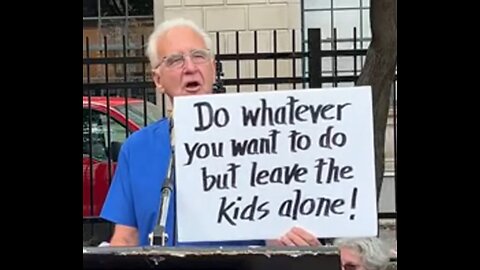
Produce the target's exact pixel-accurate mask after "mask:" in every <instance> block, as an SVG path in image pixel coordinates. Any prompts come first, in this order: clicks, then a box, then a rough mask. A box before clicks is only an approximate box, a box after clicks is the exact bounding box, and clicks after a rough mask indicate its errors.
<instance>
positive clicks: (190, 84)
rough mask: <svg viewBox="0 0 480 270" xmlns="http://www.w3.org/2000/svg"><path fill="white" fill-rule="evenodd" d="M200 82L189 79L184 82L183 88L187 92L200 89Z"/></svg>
mask: <svg viewBox="0 0 480 270" xmlns="http://www.w3.org/2000/svg"><path fill="white" fill-rule="evenodd" d="M200 86H201V85H200V83H199V82H197V81H191V82H188V83H187V84H185V89H186V90H187V91H189V92H193V91H198V90H199V89H200Z"/></svg>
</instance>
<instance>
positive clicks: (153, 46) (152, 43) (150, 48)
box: [146, 18, 212, 67]
mask: <svg viewBox="0 0 480 270" xmlns="http://www.w3.org/2000/svg"><path fill="white" fill-rule="evenodd" d="M175 27H189V28H190V29H192V30H193V31H195V32H196V33H198V34H199V35H200V36H201V37H202V39H203V41H204V42H205V46H207V49H208V50H211V47H212V39H211V38H210V36H209V35H208V34H207V33H206V32H205V31H204V30H203V29H202V28H200V27H199V26H198V25H197V24H195V23H194V22H193V21H191V20H188V19H184V18H176V19H171V20H167V21H164V22H162V23H161V24H159V25H158V26H157V27H156V28H155V30H154V31H153V33H152V34H151V35H150V37H149V38H148V44H147V51H146V54H147V56H148V59H149V60H150V66H151V67H155V66H157V65H158V64H159V62H160V59H159V57H158V52H157V43H158V41H159V39H160V38H161V37H162V35H164V34H165V33H166V32H168V31H169V30H170V29H172V28H175Z"/></svg>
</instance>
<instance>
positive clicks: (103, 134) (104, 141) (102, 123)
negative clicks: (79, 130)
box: [83, 109, 130, 160]
mask: <svg viewBox="0 0 480 270" xmlns="http://www.w3.org/2000/svg"><path fill="white" fill-rule="evenodd" d="M89 118H90V116H89V110H88V109H84V110H83V154H84V155H87V156H90V151H91V155H92V158H94V159H99V160H106V159H107V157H108V148H107V145H108V126H107V119H108V118H107V115H106V114H105V113H103V112H99V111H96V110H93V109H92V118H91V119H92V120H91V127H90V121H89ZM110 119H111V120H110V142H113V141H117V142H124V141H125V139H126V137H127V135H130V133H129V134H126V133H125V130H126V128H125V126H123V125H122V124H120V123H119V122H117V121H116V120H115V119H113V118H110ZM90 129H91V137H90ZM90 142H91V149H90Z"/></svg>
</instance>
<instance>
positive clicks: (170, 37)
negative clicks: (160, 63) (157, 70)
mask: <svg viewBox="0 0 480 270" xmlns="http://www.w3.org/2000/svg"><path fill="white" fill-rule="evenodd" d="M206 48H207V46H206V44H205V41H204V40H203V38H202V36H201V35H200V34H199V33H197V32H196V31H195V30H193V29H191V28H190V27H188V26H178V27H174V28H172V29H170V30H168V31H167V32H165V33H163V34H162V35H161V36H160V37H159V40H158V43H157V52H158V56H159V57H160V58H162V57H164V56H167V55H170V54H172V53H185V52H189V51H191V50H194V49H206Z"/></svg>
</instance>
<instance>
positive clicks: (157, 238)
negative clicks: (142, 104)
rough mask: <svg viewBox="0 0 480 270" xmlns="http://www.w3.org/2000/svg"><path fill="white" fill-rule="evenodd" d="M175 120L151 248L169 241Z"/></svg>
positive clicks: (171, 126) (151, 238)
mask: <svg viewBox="0 0 480 270" xmlns="http://www.w3.org/2000/svg"><path fill="white" fill-rule="evenodd" d="M172 133H173V119H172V118H171V119H170V147H171V153H170V161H169V164H168V172H167V175H166V177H165V180H164V181H163V186H162V189H161V200H160V208H159V214H158V219H157V223H156V225H155V228H154V229H153V232H152V233H150V235H149V238H150V245H151V246H158V245H160V246H165V245H166V244H167V241H168V234H167V232H166V224H167V216H168V207H169V205H170V196H171V194H172V192H173V183H174V177H175V174H174V171H175V169H174V168H175V167H174V166H175V147H174V145H173V141H172V139H173V135H172Z"/></svg>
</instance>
